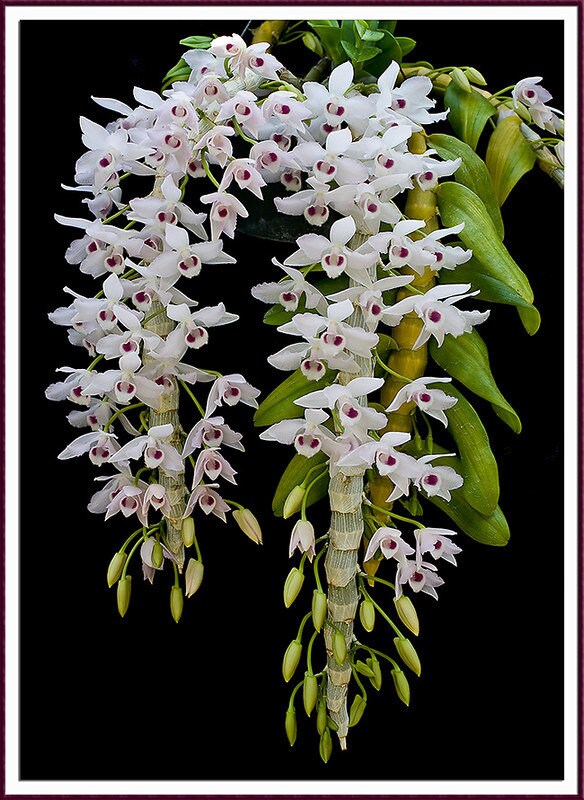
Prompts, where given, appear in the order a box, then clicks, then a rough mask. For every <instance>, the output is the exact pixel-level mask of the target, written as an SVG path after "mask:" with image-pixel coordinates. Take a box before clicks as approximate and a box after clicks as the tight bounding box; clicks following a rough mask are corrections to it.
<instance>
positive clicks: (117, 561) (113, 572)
mask: <svg viewBox="0 0 584 800" xmlns="http://www.w3.org/2000/svg"><path fill="white" fill-rule="evenodd" d="M127 558H128V556H127V555H126V554H125V553H115V554H114V557H113V558H112V560H111V561H110V563H109V567H108V568H107V585H108V586H109V587H110V589H111V587H112V586H113V585H114V583H115V582H116V581H117V579H118V578H119V577H120V575H121V574H122V570H123V568H124V564H125V563H126V559H127Z"/></svg>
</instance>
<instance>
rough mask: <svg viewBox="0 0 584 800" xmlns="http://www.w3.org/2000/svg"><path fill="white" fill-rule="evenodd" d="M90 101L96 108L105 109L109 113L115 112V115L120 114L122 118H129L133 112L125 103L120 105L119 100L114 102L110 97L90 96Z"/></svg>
mask: <svg viewBox="0 0 584 800" xmlns="http://www.w3.org/2000/svg"><path fill="white" fill-rule="evenodd" d="M91 99H92V100H93V102H94V103H97V105H98V106H101V107H102V108H107V109H108V110H109V111H115V112H116V114H121V115H122V116H124V117H127V116H129V115H130V114H131V113H132V111H133V109H132V108H131V107H130V106H129V105H127V103H122V101H121V100H115V99H114V98H111V97H94V96H93V95H91Z"/></svg>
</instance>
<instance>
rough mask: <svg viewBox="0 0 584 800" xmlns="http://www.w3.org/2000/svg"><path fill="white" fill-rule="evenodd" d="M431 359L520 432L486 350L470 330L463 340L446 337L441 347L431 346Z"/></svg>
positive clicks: (514, 429) (479, 339)
mask: <svg viewBox="0 0 584 800" xmlns="http://www.w3.org/2000/svg"><path fill="white" fill-rule="evenodd" d="M430 355H431V356H432V358H433V359H434V361H435V362H436V363H437V364H438V366H440V367H442V369H443V370H445V371H446V372H447V373H448V374H449V375H451V376H452V377H453V378H455V379H456V380H457V381H459V382H460V383H462V384H463V385H464V386H466V387H467V389H470V390H471V392H474V393H475V394H477V395H478V396H479V397H482V398H483V399H484V400H488V402H489V403H490V404H491V405H492V406H493V410H494V412H495V414H497V416H499V417H500V418H501V419H502V420H503V422H505V423H506V424H507V425H509V427H510V428H511V430H512V431H514V432H515V433H520V432H521V421H520V419H519V417H518V416H517V414H516V412H515V411H514V410H513V408H512V407H511V405H510V404H509V403H508V402H507V401H506V400H505V398H504V397H503V395H502V394H501V392H500V391H499V388H498V386H497V384H496V383H495V379H494V377H493V373H492V372H491V366H490V364H489V354H488V352H487V346H486V344H485V343H484V342H483V340H482V339H481V337H480V335H479V334H478V332H477V331H476V329H473V330H472V331H470V333H463V334H462V336H458V337H457V338H454V336H446V338H445V339H444V343H443V345H442V347H438V346H437V344H436V342H435V341H434V340H432V341H431V342H430Z"/></svg>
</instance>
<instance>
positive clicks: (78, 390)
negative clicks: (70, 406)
mask: <svg viewBox="0 0 584 800" xmlns="http://www.w3.org/2000/svg"><path fill="white" fill-rule="evenodd" d="M82 391H83V389H82V388H81V386H76V387H75V388H74V389H73V390H72V392H71V394H72V395H73V397H81V392H82Z"/></svg>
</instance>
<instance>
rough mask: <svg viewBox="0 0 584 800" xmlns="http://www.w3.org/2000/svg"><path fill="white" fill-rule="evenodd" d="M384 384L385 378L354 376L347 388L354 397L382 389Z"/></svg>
mask: <svg viewBox="0 0 584 800" xmlns="http://www.w3.org/2000/svg"><path fill="white" fill-rule="evenodd" d="M383 384H384V379H383V378H353V380H352V381H349V383H348V384H347V385H346V389H347V391H348V392H350V394H351V395H352V396H353V397H363V396H364V395H367V394H369V393H370V392H375V391H377V389H381V387H382V386H383Z"/></svg>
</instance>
